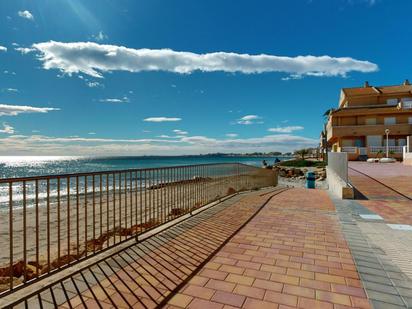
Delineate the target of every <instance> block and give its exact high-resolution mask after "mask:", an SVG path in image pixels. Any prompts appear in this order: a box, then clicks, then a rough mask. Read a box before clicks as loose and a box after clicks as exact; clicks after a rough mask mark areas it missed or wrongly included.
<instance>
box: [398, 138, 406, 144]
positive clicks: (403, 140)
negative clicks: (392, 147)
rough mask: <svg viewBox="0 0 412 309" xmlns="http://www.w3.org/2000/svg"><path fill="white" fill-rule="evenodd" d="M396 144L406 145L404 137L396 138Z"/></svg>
mask: <svg viewBox="0 0 412 309" xmlns="http://www.w3.org/2000/svg"><path fill="white" fill-rule="evenodd" d="M398 146H406V138H400V139H398Z"/></svg>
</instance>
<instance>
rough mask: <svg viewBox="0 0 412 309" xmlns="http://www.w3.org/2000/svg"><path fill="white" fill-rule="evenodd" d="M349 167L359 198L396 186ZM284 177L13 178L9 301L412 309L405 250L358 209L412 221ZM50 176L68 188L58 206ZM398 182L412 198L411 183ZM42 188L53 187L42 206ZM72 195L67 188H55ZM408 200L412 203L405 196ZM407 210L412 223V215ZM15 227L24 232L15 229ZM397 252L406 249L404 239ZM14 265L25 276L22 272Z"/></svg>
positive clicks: (243, 170)
mask: <svg viewBox="0 0 412 309" xmlns="http://www.w3.org/2000/svg"><path fill="white" fill-rule="evenodd" d="M396 166H398V165H396ZM361 167H362V168H363V166H361ZM350 168H351V169H350V180H351V182H352V183H353V184H354V185H355V186H356V187H357V188H358V189H359V191H360V192H362V193H363V194H362V196H364V197H365V196H371V198H372V195H371V194H372V192H375V191H373V190H378V191H379V190H380V189H379V188H377V187H376V186H378V185H380V186H381V187H382V184H380V183H383V184H384V186H388V187H390V188H391V186H392V185H393V184H394V183H393V182H392V181H394V180H393V179H392V180H387V182H385V183H384V182H383V179H380V180H379V182H378V183H376V181H369V182H365V178H366V179H370V178H368V176H365V175H364V174H362V173H365V172H366V173H369V174H370V171H368V170H365V169H361V170H360V169H359V166H353V165H350ZM373 172H374V173H376V172H377V171H376V169H373ZM136 175H137V177H136ZM140 175H141V176H140ZM366 175H368V174H366ZM402 175H403V174H402ZM389 176H392V174H391V173H388V174H387V177H389ZM106 177H108V178H109V180H108V181H107V178H106ZM359 177H363V178H362V179H361V178H359ZM371 177H373V176H371ZM72 178H73V179H76V180H75V181H74V182H73V185H74V188H76V187H77V186H79V187H80V184H82V185H84V187H85V188H88V189H87V192H82V191H81V190H80V189H79V191H77V190H76V189H74V191H73V192H72V191H71V190H72V186H69V188H70V189H68V188H67V184H71V183H72V181H71V179H72ZM82 178H83V179H82ZM58 179H60V180H58ZM63 179H64V180H65V182H64V183H63ZM67 179H68V180H67ZM77 179H78V180H77ZM104 179H106V181H103V180H104ZM125 179H126V180H125ZM276 179H277V175H276V172H274V171H272V170H266V169H260V168H255V167H250V166H246V165H239V164H224V165H202V166H188V167H174V168H163V169H150V170H133V171H116V172H107V173H94V174H87V175H83V174H82V175H64V176H55V177H43V178H35V179H32V178H30V179H14V180H10V179H9V180H4V183H6V185H5V187H6V188H7V189H8V190H7V191H2V192H8V193H10V192H11V193H12V194H11V196H12V198H10V196H8V200H9V202H10V201H11V202H12V205H15V203H16V205H18V207H9V208H8V211H10V210H12V211H11V213H12V215H10V214H9V216H2V220H7V218H17V220H12V221H10V222H2V224H1V226H2V228H3V229H4V231H3V232H2V233H5V234H2V235H3V236H2V238H3V239H5V238H6V237H7V236H4V235H7V232H11V235H12V236H10V237H9V239H8V240H9V241H11V242H13V243H12V244H11V245H10V247H8V246H5V247H4V248H6V250H3V252H2V254H3V259H4V260H7V265H6V266H5V267H4V268H3V269H2V271H3V272H6V271H7V269H8V270H12V272H9V273H7V275H6V276H5V277H4V274H3V278H10V279H11V280H9V281H7V285H6V286H5V290H4V291H3V294H2V298H1V299H0V306H1V307H9V308H21V307H30V308H32V307H39V308H40V307H43V308H56V307H60V308H94V307H96V308H97V307H99V308H103V307H104V308H106V307H108V308H232V307H234V308H288V307H297V308H309V307H310V308H314V307H315V308H331V309H333V308H341V307H342V308H344V307H357V308H372V307H376V308H379V307H383V308H389V307H390V306H395V305H396V306H399V307H404V308H407V306H409V305H411V304H412V303H411V299H410V296H408V295H411V294H410V293H412V284H410V282H412V281H411V280H412V277H409V276H412V273H411V272H410V270H409V268H408V267H405V265H402V263H400V261H399V256H401V255H400V254H399V255H394V254H393V252H392V251H391V250H387V248H386V247H385V246H388V245H389V240H388V239H386V242H385V243H384V246H380V243H379V242H377V241H376V239H375V238H373V237H376V235H375V236H374V235H373V233H372V234H371V233H370V230H368V229H367V227H369V228H371V227H370V226H371V225H372V227H373V226H375V225H376V224H377V223H376V222H375V221H371V220H367V219H364V218H362V217H361V216H360V215H362V214H363V213H364V212H365V213H368V214H372V213H373V211H377V213H380V214H382V217H383V218H384V221H379V222H378V224H384V225H386V220H388V223H389V222H391V223H400V222H404V223H406V221H400V218H399V217H396V216H393V215H392V217H391V214H390V212H389V214H385V212H383V211H381V210H377V209H379V207H378V206H376V205H375V206H373V205H368V204H367V203H364V202H369V201H367V200H364V201H363V200H362V201H345V200H339V199H337V198H336V197H335V196H333V195H331V194H330V193H328V192H327V191H324V190H308V189H303V188H285V187H280V186H277V185H276V184H277V181H276ZM385 179H386V178H385ZM387 179H389V178H387ZM42 181H45V186H41V185H40V183H41V182H42ZM405 181H406V180H405ZM409 181H410V179H409ZM16 182H17V183H18V184H19V185H16ZM29 182H34V183H35V187H34V190H33V192H34V197H31V196H30V194H28V191H30V190H32V189H30V190H28V189H24V188H25V186H28V183H29ZM54 182H55V183H56V188H60V189H61V190H57V191H55V192H56V195H55V196H53V198H52V194H51V192H53V190H52V188H54V185H52V183H54ZM59 183H60V185H59ZM409 183H410V182H409ZM86 184H91V185H92V186H90V185H86ZM396 184H397V186H398V187H399V188H400V191H399V193H401V195H405V196H406V193H407V192H408V189H407V182H404V181H403V180H402V182H399V181H398V182H397V183H396ZM399 184H401V185H400V186H399ZM19 186H22V187H21V191H18V190H19V189H18V187H19ZM62 187H65V188H64V189H62ZM105 187H107V188H109V197H107V192H106V191H107V190H105ZM381 187H380V188H381ZM10 188H11V189H10ZM40 188H45V189H46V195H45V196H44V197H43V199H42V198H41V197H40V196H41V194H40V193H39V192H38V191H41V189H40ZM98 188H99V190H98ZM371 188H372V189H371ZM373 188H377V189H373ZM387 189H388V188H387ZM368 190H369V191H368ZM371 190H372V191H371ZM63 191H64V192H68V191H70V194H66V195H63V194H62V193H60V194H59V193H58V192H63ZM84 191H86V190H84ZM14 192H21V193H22V197H23V198H22V199H20V200H19V199H17V195H15V194H14ZM78 192H79V193H78ZM80 192H82V193H81V194H80ZM102 192H104V194H101V193H102ZM145 195H146V197H145ZM29 196H30V197H29ZM386 196H388V199H387V200H390V201H392V199H394V198H399V196H400V195H399V194H398V193H396V192H395V191H393V190H391V189H388V194H387V195H386ZM13 197H15V198H16V199H14V198H13ZM77 201H78V202H77ZM399 202H400V203H406V202H409V200H408V198H405V197H404V196H402V198H399ZM31 203H33V205H32V206H34V207H31V206H29V205H31ZM37 204H38V206H37ZM378 204H379V203H378ZM42 207H45V208H44V209H48V210H53V209H55V210H56V212H55V213H53V211H50V212H47V213H53V215H50V216H48V215H47V213H46V217H45V218H44V220H46V221H44V222H43V224H42V223H39V224H38V225H34V230H32V231H30V232H28V227H29V226H31V225H30V224H29V222H30V220H34V221H33V222H35V223H36V222H37V221H36V218H41V217H42V210H41V209H42ZM374 207H375V208H374ZM63 209H70V213H69V214H68V213H67V212H63ZM77 209H79V212H78V210H77ZM373 209H375V210H373ZM399 209H403V211H405V212H404V213H400V217H401V218H403V220H406V219H405V218H406V216H407V212H406V211H407V210H406V209H407V207H403V208H399ZM31 210H34V211H35V212H34V213H30V211H31ZM19 211H20V212H19ZM86 211H87V213H86ZM73 212H74V214H73ZM77 212H78V214H77ZM72 216H73V217H72ZM33 217H34V219H33ZM24 218H26V219H24ZM71 218H74V219H71ZM90 218H91V219H90ZM56 219H57V222H56V221H55V220H56ZM58 219H60V220H58ZM19 220H20V221H21V222H22V224H23V225H21V226H18V225H17V222H19ZM72 220H74V223H73V224H74V225H73V227H72ZM86 220H87V223H86ZM59 222H60V224H59ZM107 222H108V223H107ZM408 222H409V221H408ZM64 225H66V227H65V228H64V227H63V226H64ZM77 226H78V227H77ZM82 226H83V229H82V228H81V227H82ZM5 227H6V228H5ZM22 227H26V228H23V229H22ZM86 227H88V228H86ZM42 228H43V230H42ZM37 230H38V231H39V232H37ZM43 232H44V235H45V238H42V236H41V235H42V233H43ZM396 233H397V232H396V231H392V232H391V236H393V235H396V237H398V235H397V234H396ZM31 234H34V237H33V235H31ZM102 235H106V236H104V237H103V236H102ZM379 235H381V234H379ZM67 236H70V240H69V241H68V240H67ZM31 237H32V238H31ZM382 237H384V236H382ZM407 237H410V236H407ZM6 239H7V238H6ZM396 239H397V238H396ZM407 239H409V238H407ZM54 240H55V241H54ZM100 240H102V241H100ZM372 240H373V241H374V242H372ZM19 241H20V242H21V243H22V245H21V246H19V245H17V244H18V243H19ZM411 241H412V240H411ZM54 244H55V245H54ZM59 244H60V245H59ZM33 246H34V247H33ZM396 246H397V247H396V248H397V250H402V249H404V250H410V249H408V248H407V246H405V244H401V243H400V242H399V243H398V242H397V243H396ZM402 246H403V247H402ZM10 248H12V249H11V250H10ZM67 248H69V249H67ZM79 248H83V249H79ZM382 248H385V251H384V250H383V249H382ZM56 250H57V251H56ZM77 252H79V255H78V253H77ZM405 252H409V251H405ZM391 254H392V255H391ZM68 255H69V256H70V257H71V258H70V259H67V256H68ZM37 256H39V257H37ZM49 256H50V257H49ZM396 256H398V259H396ZM408 256H409V257H410V256H412V254H411V255H408V254H406V257H407V258H408ZM4 257H6V258H4ZM33 259H34V260H33ZM42 261H43V262H42ZM54 261H58V262H59V263H58V264H55V263H53V262H54ZM375 261H376V263H375ZM36 263H37V264H36ZM42 263H44V264H43V266H41V265H42ZM34 265H39V267H34ZM49 266H51V267H49ZM19 267H20V268H19ZM379 267H381V269H379ZM17 270H19V271H20V272H21V274H20V276H18V277H15V275H16V276H17V273H16V271H17ZM29 274H30V276H29ZM10 282H12V283H10Z"/></svg>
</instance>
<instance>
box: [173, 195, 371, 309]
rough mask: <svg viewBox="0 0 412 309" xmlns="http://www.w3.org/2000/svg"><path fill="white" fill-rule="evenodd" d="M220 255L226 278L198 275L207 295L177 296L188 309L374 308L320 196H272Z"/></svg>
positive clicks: (331, 210)
mask: <svg viewBox="0 0 412 309" xmlns="http://www.w3.org/2000/svg"><path fill="white" fill-rule="evenodd" d="M236 248H238V249H242V250H245V251H244V252H243V253H240V251H239V250H234V249H236ZM220 252H223V253H225V254H224V255H222V254H217V255H216V256H215V257H213V258H212V259H211V262H212V263H217V264H218V263H221V264H222V266H220V268H219V269H218V270H217V271H219V274H220V273H228V275H227V276H226V277H225V278H224V279H220V280H216V273H214V272H205V271H204V270H201V271H200V272H199V274H201V276H202V277H203V278H209V281H208V282H207V283H206V284H205V287H206V288H208V290H207V291H209V293H206V292H204V291H203V290H202V291H198V292H197V293H198V295H196V294H197V293H196V291H193V290H189V294H188V293H187V292H186V291H187V290H186V289H187V287H184V288H183V289H182V290H181V291H180V293H182V294H184V295H188V296H191V297H194V298H193V300H192V301H191V303H190V304H189V305H188V308H191V306H192V305H193V306H195V305H197V304H199V302H200V301H201V300H202V299H201V298H203V299H205V298H206V299H208V300H209V301H211V302H213V305H214V306H216V304H221V305H226V306H231V307H225V308H232V307H235V308H240V307H243V308H296V307H299V308H310V309H315V308H330V309H333V308H334V306H335V308H339V306H342V307H343V306H347V307H366V308H370V305H369V302H368V300H367V298H366V294H365V292H364V290H363V288H362V286H361V283H360V281H359V280H358V274H357V272H356V268H355V266H354V262H353V259H352V256H351V254H350V251H349V248H348V246H347V243H346V241H345V239H344V237H343V234H342V232H341V230H340V227H339V221H338V219H337V217H336V215H335V208H334V206H333V204H332V202H331V200H330V199H329V197H328V196H327V194H326V193H325V192H323V191H318V190H305V189H292V190H290V191H287V192H285V193H281V194H280V195H277V196H275V197H274V198H272V200H271V201H270V202H269V203H268V204H267V205H266V206H265V207H264V208H263V209H262V210H261V212H260V213H259V214H258V215H257V216H256V217H255V218H254V219H253V220H251V221H250V222H249V223H248V224H247V225H246V226H245V227H244V228H243V229H242V230H241V231H240V232H239V233H238V234H237V235H235V236H234V237H233V238H232V239H231V241H230V242H229V243H228V244H226V245H225V247H224V248H222V250H220ZM198 276H199V275H196V276H194V279H192V280H197V279H196V277H198ZM233 286H234V288H233ZM190 287H191V288H193V285H191V286H190ZM232 288H233V289H232ZM210 291H214V292H213V295H212V296H210V293H211V292H210ZM209 296H210V298H209ZM204 305H205V306H204V308H209V307H208V306H207V304H206V303H204Z"/></svg>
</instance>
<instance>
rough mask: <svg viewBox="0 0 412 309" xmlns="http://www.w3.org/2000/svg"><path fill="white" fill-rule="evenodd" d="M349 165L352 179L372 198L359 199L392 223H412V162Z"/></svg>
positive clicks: (354, 183)
mask: <svg viewBox="0 0 412 309" xmlns="http://www.w3.org/2000/svg"><path fill="white" fill-rule="evenodd" d="M349 167H350V169H349V178H350V181H351V183H352V184H353V185H354V186H355V187H356V189H357V190H359V191H360V192H361V193H362V194H363V195H364V196H365V197H367V199H368V200H359V201H358V203H360V204H361V205H362V206H364V207H366V208H368V209H369V210H371V211H372V212H374V213H376V214H378V215H380V216H381V217H382V218H384V219H385V221H386V222H388V223H398V224H412V200H410V199H412V167H411V166H405V165H403V164H401V163H393V164H371V163H365V162H350V164H349ZM359 172H361V173H363V174H361V173H359ZM364 174H366V175H367V176H365V175H364ZM368 176H370V177H368ZM388 187H389V188H388ZM392 189H394V190H396V191H398V192H400V193H401V194H402V195H404V196H402V195H401V194H399V193H397V192H396V191H394V190H392ZM405 196H406V197H405ZM408 198H409V199H408Z"/></svg>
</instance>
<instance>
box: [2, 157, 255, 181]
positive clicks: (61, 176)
mask: <svg viewBox="0 0 412 309" xmlns="http://www.w3.org/2000/svg"><path fill="white" fill-rule="evenodd" d="M236 164H237V165H242V166H248V167H252V168H259V167H257V166H254V165H249V164H245V163H241V162H216V163H202V164H190V165H175V166H160V167H147V168H126V169H120V170H105V171H95V172H80V173H66V174H55V175H53V174H49V175H39V176H29V177H9V178H0V184H1V183H10V182H20V181H34V180H47V179H58V178H60V179H61V178H67V177H76V176H78V177H84V176H93V175H104V174H117V173H131V172H144V171H153V170H164V169H171V168H186V167H200V166H212V165H218V166H220V165H236Z"/></svg>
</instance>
